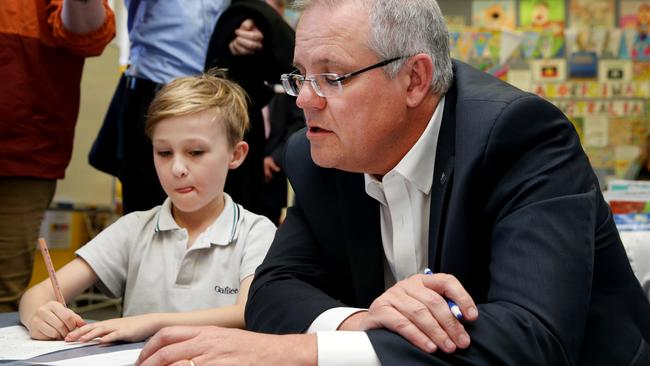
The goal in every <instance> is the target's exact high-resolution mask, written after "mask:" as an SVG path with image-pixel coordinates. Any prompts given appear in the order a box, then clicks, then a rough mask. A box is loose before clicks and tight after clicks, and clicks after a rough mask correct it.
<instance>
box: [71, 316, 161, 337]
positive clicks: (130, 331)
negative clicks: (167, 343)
mask: <svg viewBox="0 0 650 366" xmlns="http://www.w3.org/2000/svg"><path fill="white" fill-rule="evenodd" d="M157 323H158V322H157V321H156V315H155V314H144V315H137V316H130V317H127V318H115V319H109V320H104V321H100V322H96V323H89V324H86V325H84V326H82V327H81V328H78V329H75V330H74V331H72V332H70V333H68V335H67V336H66V337H65V340H66V342H75V341H79V342H89V341H92V340H93V339H95V338H99V341H100V342H101V343H110V342H115V341H126V342H139V341H142V340H145V339H147V338H148V337H149V336H151V335H153V334H154V333H156V332H157V331H158V329H159V326H158V325H157Z"/></svg>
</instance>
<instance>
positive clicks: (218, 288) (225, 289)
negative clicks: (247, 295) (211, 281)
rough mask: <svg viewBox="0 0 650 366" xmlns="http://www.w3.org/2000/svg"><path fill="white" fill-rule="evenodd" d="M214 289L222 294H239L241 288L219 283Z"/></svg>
mask: <svg viewBox="0 0 650 366" xmlns="http://www.w3.org/2000/svg"><path fill="white" fill-rule="evenodd" d="M214 291H216V293H218V294H222V295H237V294H238V293H239V289H237V288H231V287H230V286H226V287H221V286H219V285H216V286H214Z"/></svg>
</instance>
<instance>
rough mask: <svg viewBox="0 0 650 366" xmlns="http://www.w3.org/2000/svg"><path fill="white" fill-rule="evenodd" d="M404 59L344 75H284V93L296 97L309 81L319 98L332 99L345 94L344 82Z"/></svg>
mask: <svg viewBox="0 0 650 366" xmlns="http://www.w3.org/2000/svg"><path fill="white" fill-rule="evenodd" d="M404 57H405V56H400V57H394V58H390V59H388V60H384V61H381V62H378V63H376V64H374V65H371V66H368V67H366V68H363V69H361V70H357V71H354V72H350V73H347V74H343V75H341V74H335V73H325V74H314V75H308V76H303V75H300V74H294V73H291V74H282V76H280V80H282V86H283V87H284V91H285V92H286V93H287V94H289V95H292V96H294V97H297V96H298V94H299V93H300V89H302V86H303V84H304V83H305V81H309V82H310V83H311V87H312V89H314V91H315V92H316V94H317V95H318V96H320V97H331V96H333V95H339V94H341V93H342V92H343V81H344V80H347V79H349V78H351V77H353V76H357V75H359V74H361V73H364V72H366V71H370V70H372V69H376V68H378V67H382V66H386V65H388V64H389V63H391V62H395V61H397V60H399V59H402V58H404Z"/></svg>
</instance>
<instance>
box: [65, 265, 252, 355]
mask: <svg viewBox="0 0 650 366" xmlns="http://www.w3.org/2000/svg"><path fill="white" fill-rule="evenodd" d="M251 282H253V275H250V276H248V277H246V278H244V279H243V280H242V281H241V283H240V286H239V294H238V295H237V303H236V304H235V305H230V306H222V307H217V308H209V309H204V310H195V311H187V312H180V313H150V314H143V315H135V316H130V317H126V318H116V319H109V320H104V321H101V322H96V323H91V324H87V325H84V326H82V327H80V328H78V329H75V330H74V331H72V332H70V333H69V334H68V336H67V337H66V338H65V340H66V341H69V342H72V341H81V342H87V341H90V340H93V339H95V338H98V337H99V338H100V339H99V341H100V342H101V343H110V342H115V341H127V342H138V341H142V340H144V339H146V338H148V337H150V336H152V335H153V334H155V333H156V332H158V331H159V330H160V329H162V328H164V327H168V326H172V325H214V326H219V327H228V328H243V327H244V308H245V306H246V299H247V298H248V290H249V289H250V286H251Z"/></svg>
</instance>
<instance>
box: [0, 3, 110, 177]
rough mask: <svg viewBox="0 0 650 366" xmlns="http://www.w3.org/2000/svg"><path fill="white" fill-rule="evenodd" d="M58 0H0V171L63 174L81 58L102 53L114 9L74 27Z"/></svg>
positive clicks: (19, 174) (76, 105)
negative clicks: (87, 26)
mask: <svg viewBox="0 0 650 366" xmlns="http://www.w3.org/2000/svg"><path fill="white" fill-rule="evenodd" d="M62 7H63V0H2V6H0V177H1V176H4V177H35V178H44V179H59V178H63V176H64V172H65V168H66V167H67V165H68V163H69V162H70V156H71V154H72V142H73V137H74V127H75V123H76V120H77V115H78V112H79V85H80V81H81V73H82V69H83V65H84V58H85V57H89V56H96V55H99V54H101V52H102V51H103V49H104V47H105V46H106V45H107V44H108V43H109V42H110V40H111V39H112V38H113V37H114V35H115V16H114V14H113V12H112V11H111V9H110V8H109V6H108V3H107V0H104V8H105V10H106V20H105V21H104V24H103V25H102V26H101V27H100V28H99V29H97V30H95V31H92V32H89V33H86V34H76V33H73V32H70V31H68V30H66V29H65V28H64V26H63V22H62V20H61V11H62Z"/></svg>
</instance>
